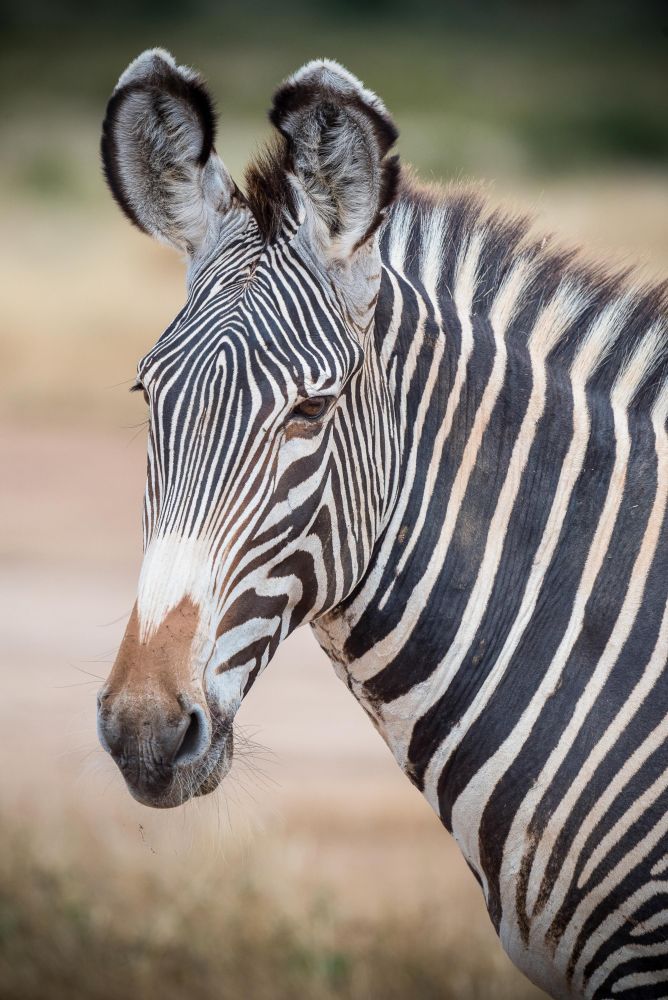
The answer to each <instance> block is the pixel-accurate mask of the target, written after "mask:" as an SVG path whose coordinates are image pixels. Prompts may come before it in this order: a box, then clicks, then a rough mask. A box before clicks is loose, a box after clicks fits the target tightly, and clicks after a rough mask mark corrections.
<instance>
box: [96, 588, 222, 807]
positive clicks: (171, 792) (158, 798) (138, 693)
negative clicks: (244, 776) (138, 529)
mask: <svg viewBox="0 0 668 1000" xmlns="http://www.w3.org/2000/svg"><path fill="white" fill-rule="evenodd" d="M198 624H199V613H198V611H197V608H196V607H195V605H194V604H193V603H192V601H190V600H189V599H188V598H184V599H183V600H182V601H181V602H180V603H179V604H178V605H177V606H176V607H175V608H173V609H172V610H171V611H170V612H169V613H168V615H167V616H166V617H165V619H164V620H163V622H162V623H161V624H160V626H159V627H158V628H157V630H156V631H155V632H154V633H153V634H152V635H151V636H150V637H149V638H148V639H147V640H146V641H141V639H140V629H139V619H138V614H137V606H136V605H135V607H134V609H133V611H132V615H131V616H130V621H129V622H128V626H127V629H126V631H125V636H124V638H123V642H122V643H121V647H120V649H119V651H118V656H117V657H116V662H115V663H114V667H113V669H112V671H111V674H110V676H109V679H108V681H107V683H106V684H105V686H104V687H103V688H102V690H101V691H100V693H99V695H98V732H99V736H100V742H101V743H102V746H103V747H104V749H105V750H107V751H108V752H109V753H110V754H111V756H112V757H113V758H114V760H115V761H116V763H117V764H118V766H119V768H120V770H121V772H122V773H123V776H124V778H125V780H126V782H127V785H128V787H129V789H130V791H131V792H132V794H133V795H134V797H135V798H136V799H138V800H139V801H140V802H143V803H144V804H145V805H151V806H157V807H162V808H164V807H168V806H175V805H180V804H181V803H182V802H185V801H186V800H187V799H188V798H190V797H191V796H192V795H194V794H202V793H204V792H207V791H211V790H212V789H213V788H214V787H215V786H216V785H217V784H218V781H219V780H220V777H221V776H222V773H221V772H222V770H223V769H224V765H225V762H226V760H227V758H230V757H231V729H229V728H226V727H223V726H220V725H217V724H216V723H215V721H214V719H213V716H212V712H211V710H210V708H209V706H208V705H207V701H206V697H205V694H204V691H203V688H202V682H201V676H200V670H199V665H198V664H197V659H196V657H195V656H194V650H193V645H194V643H195V638H196V635H197V627H198Z"/></svg>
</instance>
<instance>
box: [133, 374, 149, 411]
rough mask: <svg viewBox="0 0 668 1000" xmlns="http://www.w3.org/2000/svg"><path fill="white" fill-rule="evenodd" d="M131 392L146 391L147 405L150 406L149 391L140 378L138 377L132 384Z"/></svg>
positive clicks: (145, 399)
mask: <svg viewBox="0 0 668 1000" xmlns="http://www.w3.org/2000/svg"><path fill="white" fill-rule="evenodd" d="M130 392H143V393H144V401H145V403H146V405H147V406H148V404H149V402H150V400H149V397H148V393H147V391H146V388H145V387H144V385H143V384H142V383H141V382H140V381H139V379H137V380H136V381H135V382H133V384H132V385H131V386H130Z"/></svg>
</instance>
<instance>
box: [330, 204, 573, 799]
mask: <svg viewBox="0 0 668 1000" xmlns="http://www.w3.org/2000/svg"><path fill="white" fill-rule="evenodd" d="M441 224H442V220H441V221H440V223H439V226H440V225H441ZM397 229H398V230H399V232H398V233H397V231H396V230H397ZM407 232H408V231H407ZM410 232H412V231H410ZM412 238H413V236H411V235H409V236H406V233H405V232H404V233H403V235H402V219H401V216H399V217H398V219H395V220H394V228H390V230H389V233H386V234H385V236H384V241H383V250H384V263H385V268H384V273H383V281H382V286H381V293H380V296H379V302H378V307H377V315H376V346H377V350H378V352H379V355H380V357H381V359H382V367H383V370H384V372H385V377H386V383H387V385H388V386H389V387H390V391H391V394H392V398H393V401H394V412H395V423H396V433H397V436H398V452H399V454H400V462H399V471H398V488H397V491H396V499H395V501H394V505H393V508H392V511H391V516H390V517H389V520H388V522H387V526H386V528H385V530H384V532H383V534H382V536H381V537H380V538H379V539H378V541H377V544H376V546H375V549H374V552H373V555H372V558H371V562H370V564H369V567H368V570H367V572H366V574H365V576H364V578H363V580H362V581H361V582H360V584H359V585H358V586H357V588H356V589H355V591H354V592H353V593H352V594H351V595H350V596H349V597H348V598H347V599H346V600H345V601H344V602H343V603H342V604H341V605H340V606H339V607H338V608H337V609H335V611H334V612H332V613H330V614H329V615H327V616H325V617H324V618H321V619H320V620H319V622H318V623H317V624H316V626H315V631H316V633H317V635H318V638H319V640H320V642H321V644H322V645H323V646H324V647H325V649H326V650H327V652H328V654H329V656H330V657H331V658H332V660H333V662H334V664H335V666H336V668H337V671H338V672H339V674H340V675H341V676H342V677H343V678H344V679H345V681H346V682H347V683H348V685H349V686H350V688H351V690H352V691H353V692H354V693H355V694H356V696H357V698H358V700H359V701H360V702H361V703H362V704H363V706H364V707H365V709H366V710H367V712H368V713H369V715H370V716H371V718H372V719H373V721H374V723H375V724H376V726H377V727H378V728H379V730H380V731H381V733H382V735H383V736H384V738H385V739H386V741H387V743H388V745H389V746H390V748H391V749H392V751H393V753H394V755H395V757H396V758H397V761H398V762H399V764H400V765H401V766H402V768H404V770H405V771H406V772H407V773H408V774H409V776H410V777H411V779H412V780H414V781H415V782H416V783H417V784H418V785H419V786H422V783H423V778H424V771H425V769H426V766H427V764H428V761H429V758H430V755H431V753H432V751H433V749H434V746H435V745H437V744H438V742H439V741H440V740H441V739H442V738H443V736H444V734H445V733H447V732H448V731H450V730H452V729H454V728H456V726H457V725H460V724H461V720H462V719H464V718H465V717H466V713H467V711H468V710H470V708H471V706H472V704H473V701H474V699H475V697H476V695H477V693H478V692H480V691H481V690H482V689H483V688H484V684H485V680H486V678H487V676H488V675H489V674H490V672H491V671H492V670H493V667H494V664H495V657H496V654H497V652H498V649H497V648H496V646H495V643H494V642H493V641H492V640H493V638H494V635H495V629H498V628H501V627H505V626H506V625H507V624H508V623H507V622H506V619H505V617H504V608H506V607H507V606H508V602H507V599H506V598H507V591H508V589H510V588H514V587H516V586H517V585H518V581H517V580H516V579H515V574H514V570H513V567H512V566H511V565H510V560H509V559H508V558H507V557H505V558H504V549H505V547H506V546H507V545H508V542H507V540H506V539H507V532H508V529H509V527H510V522H511V519H512V518H511V515H512V512H513V504H514V502H515V500H516V499H517V495H518V491H519V488H520V483H521V480H522V475H523V471H524V469H525V466H526V464H527V460H528V456H529V453H530V452H531V456H532V476H533V482H534V485H533V486H531V484H530V483H525V484H524V500H525V503H524V507H523V516H522V518H520V519H515V521H513V523H512V537H513V544H514V546H515V548H514V551H515V554H516V556H517V563H518V566H517V571H518V572H527V571H528V567H529V565H530V562H531V553H533V551H534V548H535V546H533V547H532V542H531V540H532V539H533V538H535V537H536V535H537V534H538V535H539V534H540V530H541V525H542V518H543V509H542V506H541V503H540V496H539V494H540V490H539V484H540V483H541V482H544V481H545V480H546V479H549V478H550V470H551V469H553V468H554V464H555V461H558V460H559V454H558V452H559V448H560V447H561V443H562V442H563V441H564V440H568V437H569V435H570V433H571V431H570V428H571V418H570V412H571V396H570V388H569V385H568V382H567V381H565V382H560V381H559V379H555V380H553V381H552V383H551V386H550V392H549V394H547V393H546V391H545V385H544V383H545V379H544V378H543V379H538V380H536V379H535V378H534V375H535V372H534V360H533V359H532V357H531V356H530V352H529V349H528V347H527V345H526V342H524V344H522V343H521V342H519V341H517V342H516V341H515V340H513V339H511V338H507V337H506V332H507V331H506V327H507V325H508V321H509V318H510V316H511V314H512V311H513V307H514V301H515V300H516V298H517V296H518V295H519V293H520V291H521V290H522V289H523V288H524V281H525V276H524V274H523V273H521V272H519V273H517V274H515V276H514V278H513V280H511V281H508V280H506V281H505V283H503V282H499V287H497V288H495V289H494V288H493V289H490V291H491V294H490V296H489V302H490V306H489V309H488V312H487V313H483V314H480V313H477V314H476V313H474V308H473V299H474V294H475V287H476V286H475V278H474V276H475V273H476V268H477V264H478V256H479V253H480V247H479V245H477V244H476V241H475V240H468V241H464V242H463V243H462V245H458V244H456V243H453V244H452V245H451V246H450V249H449V254H450V255H451V256H452V260H446V259H444V258H443V256H442V254H441V253H440V251H439V252H436V249H435V246H436V244H438V246H439V247H440V246H442V245H443V244H444V243H445V240H444V238H443V231H442V230H441V229H440V228H439V227H438V226H436V225H435V223H433V222H432V223H431V228H430V227H429V226H427V231H426V232H423V233H422V235H421V238H420V242H419V244H418V245H421V247H422V250H421V252H420V253H419V254H417V253H415V254H411V253H410V241H411V239H412ZM402 241H403V242H402ZM425 247H426V249H425ZM433 259H435V260H436V261H437V263H438V267H435V266H434V265H433ZM448 273H449V274H450V275H451V280H444V275H446V277H447V275H448ZM543 374H544V368H543ZM536 386H538V388H536ZM548 396H549V398H548ZM541 415H542V416H543V417H544V421H543V430H542V431H541V433H540V434H539V432H538V430H537V421H538V420H539V418H540V417H541ZM560 423H563V433H562V432H560V431H559V425H560ZM554 442H558V443H559V447H558V448H555V444H554ZM488 543H489V544H488ZM525 553H526V556H525ZM520 564H522V565H521V566H520ZM490 602H493V603H492V604H491V603H490ZM492 607H494V608H495V609H496V616H495V615H494V614H491V608H492ZM488 608H489V609H490V621H489V623H488V626H487V630H486V631H484V632H482V633H480V634H479V632H478V628H477V626H479V625H480V623H481V620H482V618H483V617H484V615H485V612H486V610H487V609H488ZM488 632H489V635H488ZM425 718H426V720H427V721H426V723H425V722H424V719H425ZM418 720H420V726H419V727H417V726H416V723H417V722H418ZM418 734H419V739H418V740H417V742H416V737H417V736H418ZM422 744H423V745H422ZM433 805H434V806H435V807H437V802H436V801H435V800H434V801H433Z"/></svg>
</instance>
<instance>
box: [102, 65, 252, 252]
mask: <svg viewBox="0 0 668 1000" xmlns="http://www.w3.org/2000/svg"><path fill="white" fill-rule="evenodd" d="M215 133H216V119H215V114H214V110H213V104H212V101H211V98H210V96H209V94H208V92H207V90H206V87H205V86H204V83H203V81H202V79H201V78H200V77H199V75H198V74H197V73H196V72H195V71H194V70H192V69H189V68H188V67H185V66H177V64H176V62H175V61H174V59H173V57H172V56H171V55H170V54H169V52H166V51H165V50H164V49H149V50H147V51H146V52H143V53H142V55H140V56H139V57H138V58H137V59H135V60H134V61H133V62H132V63H130V65H129V66H128V68H127V69H126V70H125V72H124V73H123V74H122V75H121V77H120V79H119V81H118V84H117V86H116V89H115V90H114V92H113V94H112V96H111V99H110V101H109V104H108V105H107V113H106V117H105V120H104V124H103V127H102V161H103V165H104V172H105V175H106V178H107V182H108V184H109V187H110V188H111V192H112V194H113V196H114V198H115V199H116V201H117V202H118V204H119V206H120V207H121V209H122V210H123V211H124V212H125V214H126V215H127V216H128V218H129V219H130V220H131V221H132V222H134V223H135V224H136V225H137V226H139V228H140V229H143V230H144V232H147V233H149V234H150V235H151V236H154V237H156V238H157V239H159V240H161V241H163V242H165V243H169V244H171V245H172V246H175V247H177V248H178V249H180V250H186V251H188V253H190V254H192V255H197V254H201V253H204V252H206V250H207V249H208V248H209V247H211V246H212V245H213V244H214V243H215V241H216V240H217V238H218V236H219V233H220V230H221V226H222V224H223V217H224V214H225V213H226V212H227V211H229V209H230V207H231V205H232V201H233V199H234V196H235V194H236V191H237V189H236V185H235V184H234V181H233V180H232V178H231V177H230V175H229V173H228V172H227V170H226V169H225V166H224V164H223V163H222V161H221V160H220V159H219V157H218V156H217V154H216V152H215V149H214V141H215Z"/></svg>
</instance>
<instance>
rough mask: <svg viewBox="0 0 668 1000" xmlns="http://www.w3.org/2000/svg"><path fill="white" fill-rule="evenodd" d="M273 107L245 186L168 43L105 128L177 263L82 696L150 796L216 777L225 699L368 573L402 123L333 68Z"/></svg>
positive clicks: (139, 206)
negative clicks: (136, 562) (112, 597)
mask: <svg viewBox="0 0 668 1000" xmlns="http://www.w3.org/2000/svg"><path fill="white" fill-rule="evenodd" d="M270 117H271V121H272V123H273V125H274V126H275V127H276V130H277V134H276V137H275V141H274V145H273V147H272V148H271V150H270V151H269V152H268V153H266V154H264V156H263V157H262V158H261V159H260V160H259V161H258V162H257V163H256V164H255V165H253V166H251V168H249V170H248V172H247V175H246V181H247V183H246V193H245V194H242V192H241V191H240V189H239V188H238V187H237V186H236V184H235V183H234V181H233V180H232V178H231V177H230V175H229V173H228V172H227V170H226V168H225V166H224V165H223V163H222V161H221V160H220V159H219V157H218V155H217V153H216V151H215V148H214V140H215V131H216V124H215V116H214V113H213V108H212V104H211V99H210V97H209V95H208V93H207V91H206V89H205V87H204V85H203V83H202V80H201V79H200V77H199V76H198V75H197V74H195V73H194V72H193V71H192V70H190V69H187V68H184V67H181V66H177V65H176V63H175V62H174V60H173V59H172V57H171V56H170V55H169V54H168V53H166V52H164V51H162V50H158V49H156V50H151V51H149V52H146V53H144V54H143V55H141V56H140V57H139V58H138V59H137V60H135V61H134V62H133V63H132V64H131V65H130V66H129V67H128V69H127V70H126V71H125V73H123V75H122V76H121V78H120V80H119V82H118V85H117V87H116V90H115V91H114V93H113V95H112V97H111V100H110V102H109V106H108V109H107V116H106V119H105V122H104V126H103V137H102V158H103V164H104V170H105V173H106V176H107V180H108V182H109V185H110V187H111V191H112V193H113V195H114V197H115V199H116V201H117V202H118V204H119V205H120V207H121V208H122V209H123V211H124V212H125V214H126V215H127V216H128V217H129V218H130V219H131V221H133V222H134V223H135V224H136V225H138V226H139V227H140V228H141V229H142V230H144V231H145V232H147V233H149V234H151V235H152V236H154V237H156V238H157V239H159V240H161V241H163V242H166V243H168V244H171V245H172V246H174V247H176V248H177V249H179V250H181V251H182V252H184V253H185V255H186V257H187V262H188V298H187V302H186V305H185V306H184V308H183V310H182V311H181V313H180V314H179V315H178V316H177V317H176V319H175V320H174V322H173V323H172V325H171V326H170V327H169V328H168V329H167V330H166V332H165V333H164V334H163V335H162V336H161V337H160V339H159V340H158V342H157V344H156V345H155V347H153V349H152V350H150V351H149V352H148V354H147V355H146V356H145V357H144V358H143V359H142V360H141V361H140V363H139V366H138V372H137V383H136V386H135V388H137V389H139V390H141V391H142V392H143V394H144V396H145V398H146V401H147V403H148V407H149V413H150V429H149V441H148V475H147V485H146V496H145V508H144V561H143V565H142V570H141V576H140V581H139V588H138V596H137V601H136V604H135V607H134V609H133V611H132V615H131V618H130V621H129V623H128V626H127V630H126V633H125V637H124V639H123V642H122V644H121V647H120V650H119V653H118V657H117V659H116V662H115V664H114V667H113V670H112V672H111V675H110V677H109V679H108V681H107V683H106V684H105V686H104V687H103V689H102V691H101V692H100V695H99V699H98V702H99V712H98V725H99V732H100V737H101V741H102V743H103V745H104V746H105V748H106V749H107V750H108V751H109V752H110V753H111V754H112V756H113V757H114V759H115V760H116V762H117V763H118V765H119V767H120V768H121V770H122V772H123V774H124V776H125V779H126V781H127V784H128V787H129V788H130V791H131V792H132V794H133V795H134V796H135V797H136V798H138V799H139V800H140V801H142V802H144V803H146V804H150V805H153V806H173V805H178V804H180V803H181V802H183V801H185V800H186V799H187V798H189V797H190V796H192V795H197V794H203V793H206V792H208V791H211V790H212V789H213V788H215V787H216V786H217V784H218V783H219V781H220V780H221V778H222V777H223V776H224V775H225V774H226V773H227V771H228V770H229V767H230V764H231V759H232V720H233V717H234V714H235V712H236V710H237V708H238V707H239V704H240V702H241V699H242V698H243V696H244V695H245V693H246V692H247V691H248V689H249V688H250V686H251V684H252V683H253V681H254V680H255V678H256V677H257V675H258V674H259V673H260V671H261V670H262V669H263V668H264V667H265V666H266V665H267V663H268V662H269V660H270V659H271V656H272V654H273V653H274V651H275V649H276V647H277V645H278V643H279V642H280V641H281V640H282V639H284V638H285V637H286V636H287V635H288V633H290V632H291V631H292V630H293V629H294V628H295V627H296V626H298V625H300V624H302V623H304V622H308V621H312V620H314V619H315V618H316V617H317V616H319V615H321V614H322V613H323V612H325V611H327V610H329V609H331V608H333V607H335V606H336V605H337V604H338V603H339V602H340V601H341V600H342V599H343V598H344V597H345V596H346V595H348V594H349V593H350V592H351V590H352V589H353V588H354V587H355V585H356V583H357V582H358V581H359V580H360V579H361V578H362V576H363V574H364V572H365V569H366V567H367V565H368V563H369V559H370V556H371V552H372V549H373V546H374V543H375V541H376V539H377V538H378V535H379V533H380V532H381V530H382V527H383V524H384V520H385V519H386V517H387V514H388V509H389V507H390V504H391V499H392V493H393V490H394V488H395V487H394V484H393V476H394V475H395V473H396V465H397V462H396V454H395V447H396V446H395V433H394V413H393V410H392V407H391V404H390V397H389V391H388V387H387V384H386V380H385V375H384V373H383V371H382V368H381V364H380V358H379V353H378V350H377V345H376V343H375V339H374V317H375V312H376V302H377V298H378V293H379V288H380V282H381V261H380V252H379V247H378V229H379V225H380V223H381V222H382V219H383V216H384V213H385V211H386V209H387V207H388V206H389V205H390V203H391V201H392V198H393V196H394V192H395V188H396V185H397V178H398V162H397V160H396V158H394V157H388V156H387V155H386V154H387V153H388V150H389V148H390V147H391V145H392V144H393V142H394V140H395V138H396V130H395V128H394V125H393V124H392V122H391V120H390V118H389V116H388V114H387V112H386V110H385V108H384V106H383V104H382V103H381V102H380V100H379V99H378V98H377V97H376V96H375V95H374V94H373V93H371V92H370V91H368V90H366V89H365V88H364V87H363V86H362V84H361V83H360V82H359V81H358V80H356V79H355V78H354V77H353V76H351V75H350V74H349V73H348V72H347V71H346V70H344V69H343V68H342V67H340V66H339V65H338V64H336V63H333V62H329V61H320V62H312V63H309V64H308V65H306V66H305V67H303V68H302V69H301V70H300V71H299V72H297V73H296V74H295V75H294V76H292V77H290V78H289V79H288V80H287V81H286V82H285V83H284V84H283V86H282V87H281V88H280V89H279V90H278V91H277V93H276V95H275V97H274V104H273V108H272V110H271V114H270Z"/></svg>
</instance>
